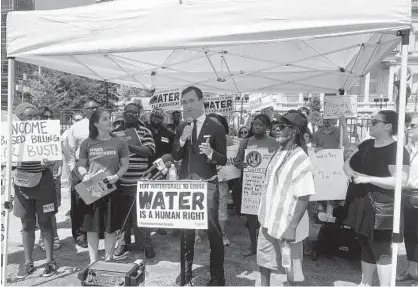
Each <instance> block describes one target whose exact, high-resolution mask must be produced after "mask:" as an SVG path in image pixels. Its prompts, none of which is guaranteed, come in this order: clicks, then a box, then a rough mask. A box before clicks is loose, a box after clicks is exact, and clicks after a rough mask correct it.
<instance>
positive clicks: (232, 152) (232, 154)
mask: <svg viewBox="0 0 418 287" xmlns="http://www.w3.org/2000/svg"><path fill="white" fill-rule="evenodd" d="M238 149H239V144H234V145H231V146H228V147H227V151H226V158H227V160H226V164H225V165H224V166H222V167H221V169H220V170H219V171H218V179H219V181H224V180H231V179H234V178H239V177H240V176H241V171H240V170H239V169H238V168H236V167H235V158H236V156H237V153H238Z"/></svg>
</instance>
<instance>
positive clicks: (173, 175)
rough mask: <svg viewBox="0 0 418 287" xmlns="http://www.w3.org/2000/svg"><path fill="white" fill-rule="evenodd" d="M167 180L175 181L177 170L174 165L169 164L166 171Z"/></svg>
mask: <svg viewBox="0 0 418 287" xmlns="http://www.w3.org/2000/svg"><path fill="white" fill-rule="evenodd" d="M168 180H177V169H176V166H175V165H174V163H172V164H171V166H170V169H169V170H168Z"/></svg>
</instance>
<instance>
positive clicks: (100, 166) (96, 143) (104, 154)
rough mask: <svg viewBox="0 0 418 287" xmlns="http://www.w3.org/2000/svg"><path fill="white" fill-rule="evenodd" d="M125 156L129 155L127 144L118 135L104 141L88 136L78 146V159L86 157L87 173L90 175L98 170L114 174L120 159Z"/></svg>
mask: <svg viewBox="0 0 418 287" xmlns="http://www.w3.org/2000/svg"><path fill="white" fill-rule="evenodd" d="M126 157H129V149H128V144H127V143H126V141H125V140H124V139H122V138H120V137H112V138H110V139H109V140H106V141H100V140H97V139H91V138H88V139H86V140H84V141H83V143H82V144H81V147H80V159H87V166H88V173H89V174H91V175H93V174H96V173H98V172H100V171H103V172H105V173H107V174H109V175H114V174H116V173H117V172H118V170H119V165H120V159H121V158H126Z"/></svg>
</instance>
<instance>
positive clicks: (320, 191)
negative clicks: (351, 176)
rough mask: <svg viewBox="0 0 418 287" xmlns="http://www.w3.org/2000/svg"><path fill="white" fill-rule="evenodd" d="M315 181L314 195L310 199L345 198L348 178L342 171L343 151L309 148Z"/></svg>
mask: <svg viewBox="0 0 418 287" xmlns="http://www.w3.org/2000/svg"><path fill="white" fill-rule="evenodd" d="M308 153H309V158H310V159H311V164H312V171H313V176H314V183H315V192H316V194H315V195H312V196H311V197H310V201H320V200H345V196H346V194H347V187H348V179H347V176H346V175H345V173H344V170H343V166H344V161H343V151H342V150H340V149H323V150H320V151H318V152H316V153H315V152H314V151H313V150H309V151H308Z"/></svg>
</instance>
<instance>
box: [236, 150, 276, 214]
mask: <svg viewBox="0 0 418 287" xmlns="http://www.w3.org/2000/svg"><path fill="white" fill-rule="evenodd" d="M271 156H272V154H271V153H269V151H268V149H246V150H245V162H246V163H247V164H248V167H246V168H245V169H244V178H243V182H242V204H241V212H242V213H245V214H254V215H257V214H258V207H259V205H260V200H261V193H262V187H263V185H264V179H265V175H266V170H267V166H268V164H269V162H270V158H271Z"/></svg>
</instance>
